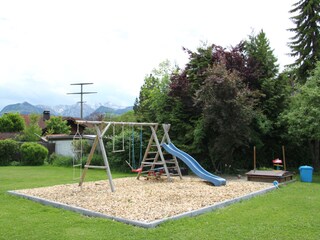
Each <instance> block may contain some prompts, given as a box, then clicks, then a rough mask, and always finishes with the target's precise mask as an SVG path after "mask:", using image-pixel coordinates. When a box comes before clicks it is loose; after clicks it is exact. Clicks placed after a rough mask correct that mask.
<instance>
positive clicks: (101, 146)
mask: <svg viewBox="0 0 320 240" xmlns="http://www.w3.org/2000/svg"><path fill="white" fill-rule="evenodd" d="M110 125H111V124H109V125H108V126H107V127H106V128H105V130H104V131H103V132H102V134H101V131H100V129H99V127H98V126H97V125H95V128H96V131H97V136H98V141H99V146H100V150H101V153H102V157H103V161H104V165H105V166H106V172H107V176H108V179H109V184H110V187H111V191H112V192H114V191H115V190H114V185H113V182H112V175H111V171H110V167H109V162H108V157H107V153H106V149H105V147H104V144H103V140H102V137H103V135H104V134H105V133H106V131H107V130H108V128H109V127H110Z"/></svg>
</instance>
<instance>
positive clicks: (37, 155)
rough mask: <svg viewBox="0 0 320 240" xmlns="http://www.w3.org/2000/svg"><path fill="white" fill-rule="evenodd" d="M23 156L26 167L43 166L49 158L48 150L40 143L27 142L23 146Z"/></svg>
mask: <svg viewBox="0 0 320 240" xmlns="http://www.w3.org/2000/svg"><path fill="white" fill-rule="evenodd" d="M21 155H22V156H21V157H22V163H23V164H24V165H32V166H38V165H43V164H44V161H45V160H46V158H47V156H48V149H46V148H45V147H44V146H42V145H40V144H38V143H32V142H25V143H24V144H22V145H21Z"/></svg>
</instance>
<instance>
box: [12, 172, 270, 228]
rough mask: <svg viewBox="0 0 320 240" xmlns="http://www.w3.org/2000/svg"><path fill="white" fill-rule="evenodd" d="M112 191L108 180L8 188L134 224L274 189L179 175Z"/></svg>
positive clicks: (125, 183) (126, 183)
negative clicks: (170, 179) (208, 180)
mask: <svg viewBox="0 0 320 240" xmlns="http://www.w3.org/2000/svg"><path fill="white" fill-rule="evenodd" d="M114 184H115V185H116V187H117V188H116V189H117V190H116V192H111V190H110V186H109V183H108V180H102V181H96V182H85V183H84V184H83V186H82V187H81V188H80V187H78V184H77V183H75V184H65V185H56V186H51V187H41V188H34V189H23V190H15V191H9V193H11V194H14V195H18V196H22V197H25V198H28V199H31V200H34V201H37V202H40V203H43V204H46V205H52V206H55V207H59V208H63V209H67V210H72V211H76V212H79V213H81V214H84V215H87V216H94V217H103V218H109V219H113V220H117V221H120V222H124V223H127V224H132V225H136V226H140V227H146V228H149V227H155V226H157V225H158V224H160V223H162V222H164V221H167V220H172V219H178V218H181V217H185V216H195V215H199V214H202V213H204V212H208V211H212V210H214V209H217V208H221V207H225V206H227V205H230V204H232V203H235V202H238V201H241V200H243V199H248V198H251V197H253V196H256V195H259V194H263V193H265V192H267V191H270V190H273V189H275V187H274V186H273V185H272V184H270V183H263V182H248V181H246V180H244V179H236V178H235V179H228V182H227V185H225V186H220V187H214V186H212V184H208V183H207V182H205V181H203V180H201V179H199V178H196V177H184V178H183V180H180V179H179V178H173V181H172V182H168V181H167V180H166V179H160V180H144V179H141V180H137V179H136V178H134V177H131V178H121V179H114Z"/></svg>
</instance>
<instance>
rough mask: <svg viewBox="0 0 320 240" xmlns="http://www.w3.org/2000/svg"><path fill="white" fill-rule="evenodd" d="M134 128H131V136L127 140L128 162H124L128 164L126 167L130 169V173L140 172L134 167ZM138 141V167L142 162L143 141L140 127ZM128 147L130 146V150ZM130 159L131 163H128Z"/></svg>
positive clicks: (139, 169)
mask: <svg viewBox="0 0 320 240" xmlns="http://www.w3.org/2000/svg"><path fill="white" fill-rule="evenodd" d="M134 138H135V137H134V127H133V126H132V135H131V138H129V158H128V160H129V161H126V163H127V164H128V166H129V167H130V168H131V171H132V172H136V173H137V172H141V171H142V169H141V168H137V165H136V158H135V152H134V149H135V142H134ZM139 140H140V152H139V166H140V165H141V162H142V145H143V139H142V126H140V134H139ZM130 146H131V150H130ZM130 159H131V161H130Z"/></svg>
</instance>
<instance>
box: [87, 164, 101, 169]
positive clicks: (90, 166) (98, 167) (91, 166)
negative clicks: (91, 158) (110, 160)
mask: <svg viewBox="0 0 320 240" xmlns="http://www.w3.org/2000/svg"><path fill="white" fill-rule="evenodd" d="M84 167H86V168H97V169H106V166H93V165H84Z"/></svg>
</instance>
